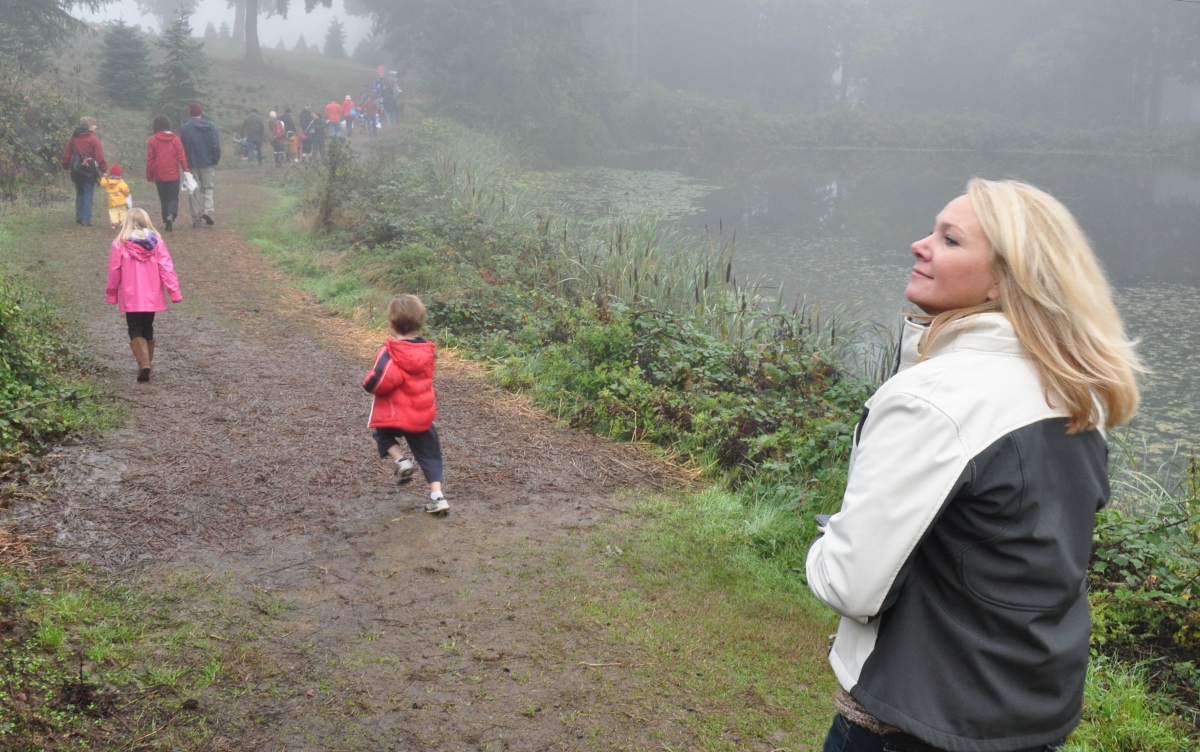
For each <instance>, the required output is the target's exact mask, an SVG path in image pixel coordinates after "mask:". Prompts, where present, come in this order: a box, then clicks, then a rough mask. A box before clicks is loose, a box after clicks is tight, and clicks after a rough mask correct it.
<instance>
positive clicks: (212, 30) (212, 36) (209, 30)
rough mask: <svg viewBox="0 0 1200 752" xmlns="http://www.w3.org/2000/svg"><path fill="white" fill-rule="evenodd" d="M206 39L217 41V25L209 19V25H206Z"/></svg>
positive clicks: (207, 40)
mask: <svg viewBox="0 0 1200 752" xmlns="http://www.w3.org/2000/svg"><path fill="white" fill-rule="evenodd" d="M204 41H206V42H215V41H217V27H216V26H213V23H212V21H209V22H208V26H205V27H204Z"/></svg>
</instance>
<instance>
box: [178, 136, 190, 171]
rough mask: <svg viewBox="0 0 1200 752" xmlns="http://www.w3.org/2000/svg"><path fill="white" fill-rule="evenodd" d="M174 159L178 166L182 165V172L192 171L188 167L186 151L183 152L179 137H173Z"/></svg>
mask: <svg viewBox="0 0 1200 752" xmlns="http://www.w3.org/2000/svg"><path fill="white" fill-rule="evenodd" d="M175 159H176V160H178V161H179V164H181V165H183V171H184V172H191V171H192V169H191V168H190V167H188V161H187V151H185V150H184V148H183V142H182V141H180V140H179V136H176V137H175Z"/></svg>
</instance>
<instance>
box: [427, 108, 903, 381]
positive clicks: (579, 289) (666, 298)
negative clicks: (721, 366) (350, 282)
mask: <svg viewBox="0 0 1200 752" xmlns="http://www.w3.org/2000/svg"><path fill="white" fill-rule="evenodd" d="M428 161H429V165H430V167H431V169H432V172H433V175H434V178H435V181H436V183H437V185H438V186H439V188H440V189H441V190H442V191H443V192H444V193H445V195H446V196H448V198H449V199H450V201H451V203H452V205H453V207H454V209H455V210H456V211H457V212H459V213H460V214H462V215H465V216H468V217H471V218H472V219H474V220H476V221H478V222H481V223H483V224H484V225H487V226H490V227H496V228H499V229H503V230H505V231H508V232H511V233H514V234H516V235H518V236H524V237H526V238H529V239H531V240H533V241H534V247H535V248H537V249H540V250H542V251H543V252H544V253H545V254H546V257H545V258H544V259H543V261H544V263H541V264H539V265H538V266H539V268H538V269H536V270H534V271H535V272H536V273H537V274H536V276H537V278H538V281H539V282H540V284H542V285H543V286H544V287H546V288H548V289H551V290H553V291H554V292H556V293H558V294H560V295H566V296H569V297H576V298H588V299H593V300H597V301H602V300H604V301H619V302H620V303H622V304H624V305H625V306H628V307H635V308H637V307H641V308H652V309H656V310H661V311H665V312H669V313H673V314H678V315H683V316H686V317H688V318H689V319H691V320H692V321H694V322H695V323H696V324H697V325H699V327H700V328H701V329H703V330H704V331H706V332H708V333H709V334H712V335H713V336H716V337H719V338H721V339H723V340H726V341H731V342H736V343H739V344H753V343H756V342H760V341H762V340H763V339H765V338H768V337H771V336H773V335H775V334H777V333H778V331H779V330H780V329H785V330H787V332H788V336H789V338H791V339H794V340H796V341H798V342H800V343H801V344H803V345H804V346H806V347H807V349H809V350H811V351H813V352H816V353H819V354H821V355H822V356H824V357H826V358H827V359H829V360H832V361H833V362H836V363H838V364H839V365H841V366H843V367H848V368H849V369H850V370H851V371H853V372H855V373H858V374H862V375H867V376H870V377H873V378H876V379H879V378H882V377H883V376H885V375H886V371H887V368H888V366H889V364H890V363H891V361H892V354H893V352H894V348H893V346H892V337H891V335H890V333H888V332H886V331H884V330H883V329H881V328H880V327H878V326H877V325H874V324H870V323H865V322H861V321H858V320H856V319H855V318H853V317H852V316H850V315H849V314H848V313H847V311H846V310H845V309H844V308H840V307H837V306H824V307H823V306H822V304H820V303H817V302H812V301H809V300H807V299H803V298H797V299H796V300H795V301H794V302H792V304H791V305H790V307H789V306H788V305H787V303H786V302H785V300H786V299H785V295H784V289H783V287H782V286H781V285H773V284H771V282H770V281H769V280H766V279H763V278H748V277H739V275H738V274H737V273H736V268H735V258H734V257H735V250H736V239H735V238H733V237H725V236H724V235H723V234H718V235H713V234H711V233H706V234H705V235H703V236H697V235H695V234H693V233H689V232H686V231H684V230H683V229H681V228H680V227H678V226H676V225H673V224H671V223H668V222H665V221H663V219H662V218H661V217H658V216H655V215H654V214H651V213H645V214H639V215H625V214H622V215H614V216H598V217H590V218H580V217H579V216H577V215H576V214H575V212H573V211H572V210H571V209H570V207H567V206H564V205H554V204H552V203H550V202H548V201H547V199H546V198H545V196H544V195H543V194H542V193H541V192H539V191H538V190H537V189H536V188H535V187H533V186H531V185H528V184H525V183H522V182H519V180H518V178H517V177H515V176H519V175H521V174H522V171H521V167H520V164H519V161H518V160H517V158H516V157H515V156H514V155H513V154H512V152H510V151H508V150H506V149H505V148H504V146H503V145H502V144H501V143H499V142H498V141H497V140H496V139H494V138H492V137H489V136H485V135H481V134H478V133H473V132H467V131H456V132H454V133H453V134H452V135H451V136H450V137H449V138H448V139H447V140H446V141H445V142H444V143H443V145H442V146H441V147H440V148H438V149H437V151H436V153H435V154H433V155H432V156H431V157H429V159H428ZM536 262H537V260H536V259H535V263H536ZM775 338H776V339H778V337H775Z"/></svg>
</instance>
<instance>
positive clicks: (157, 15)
mask: <svg viewBox="0 0 1200 752" xmlns="http://www.w3.org/2000/svg"><path fill="white" fill-rule="evenodd" d="M191 7H192V8H194V12H193V15H192V29H193V31H194V32H195V33H196V35H197V36H202V35H203V34H204V30H205V29H206V28H207V26H208V24H212V25H213V27H214V28H216V29H220V27H221V24H222V23H227V24H229V28H230V30H231V31H232V29H233V28H234V26H235V25H236V19H237V8H236V7H235V6H234V5H233V4H231V3H230V2H229V0H199V1H198V2H194V3H193V4H192V6H191ZM147 8H150V11H149V12H148V11H147ZM178 8H179V3H178V2H154V3H152V4H150V3H147V2H145V0H116V1H115V2H113V3H111V4H110V5H107V6H105V7H103V8H100V9H97V10H94V11H90V12H84V13H81V14H80V16H81V17H82V18H84V19H86V20H87V21H89V22H92V23H100V22H104V21H117V20H124V21H125V23H127V24H129V25H130V26H141V27H142V29H143V30H145V31H151V32H154V33H160V32H161V31H162V29H163V22H164V15H163V14H167V15H166V16H165V18H166V20H167V23H169V22H170V19H171V18H173V17H174V15H175V11H177V10H178ZM155 11H157V12H155ZM334 19H337V20H338V21H340V22H341V23H342V25H343V27H344V29H345V33H346V48H347V51H349V52H353V51H354V49H355V48H356V47H357V46H358V44H359V43H360V42H362V40H363V39H366V38H367V36H368V35H369V34H370V33H371V19H370V18H369V17H367V16H364V15H351V14H350V13H348V12H347V10H346V7H345V4H344V3H343V1H342V0H333V3H332V5H331V7H329V8H326V7H323V6H320V5H318V6H316V7H314V8H313V10H312V11H311V12H305V10H304V8H303V6H302V5H301V7H299V8H295V9H291V10H290V11H289V13H288V15H287V17H286V18H285V17H284V16H283V15H282V14H279V13H272V14H270V15H266V14H263V15H261V16H260V18H259V20H258V35H259V41H260V42H261V43H262V45H263V47H266V48H273V47H275V46H276V45H277V44H278V43H279V41H280V40H283V43H284V45H286V46H287V48H288V49H289V50H290V49H292V48H293V47H295V46H296V41H297V40H298V39H299V38H300V36H301V35H303V36H304V39H305V42H306V44H309V45H312V44H316V45H320V44H321V43H322V42H323V41H324V39H325V33H326V32H327V31H328V30H329V24H330V23H332V22H333V20H334Z"/></svg>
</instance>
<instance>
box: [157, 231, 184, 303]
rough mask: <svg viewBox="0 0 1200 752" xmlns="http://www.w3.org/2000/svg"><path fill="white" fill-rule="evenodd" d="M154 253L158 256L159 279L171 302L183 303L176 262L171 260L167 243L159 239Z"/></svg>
mask: <svg viewBox="0 0 1200 752" xmlns="http://www.w3.org/2000/svg"><path fill="white" fill-rule="evenodd" d="M154 252H155V254H156V255H157V256H158V278H159V279H160V280H162V284H163V287H165V288H167V294H168V295H170V296H171V302H172V303H182V302H183V293H182V292H180V291H179V276H178V275H177V274H175V262H173V261H172V260H171V252H170V251H169V250H167V243H166V241H165V240H163V239H162V238H159V239H158V245H157V246H155V247H154Z"/></svg>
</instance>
